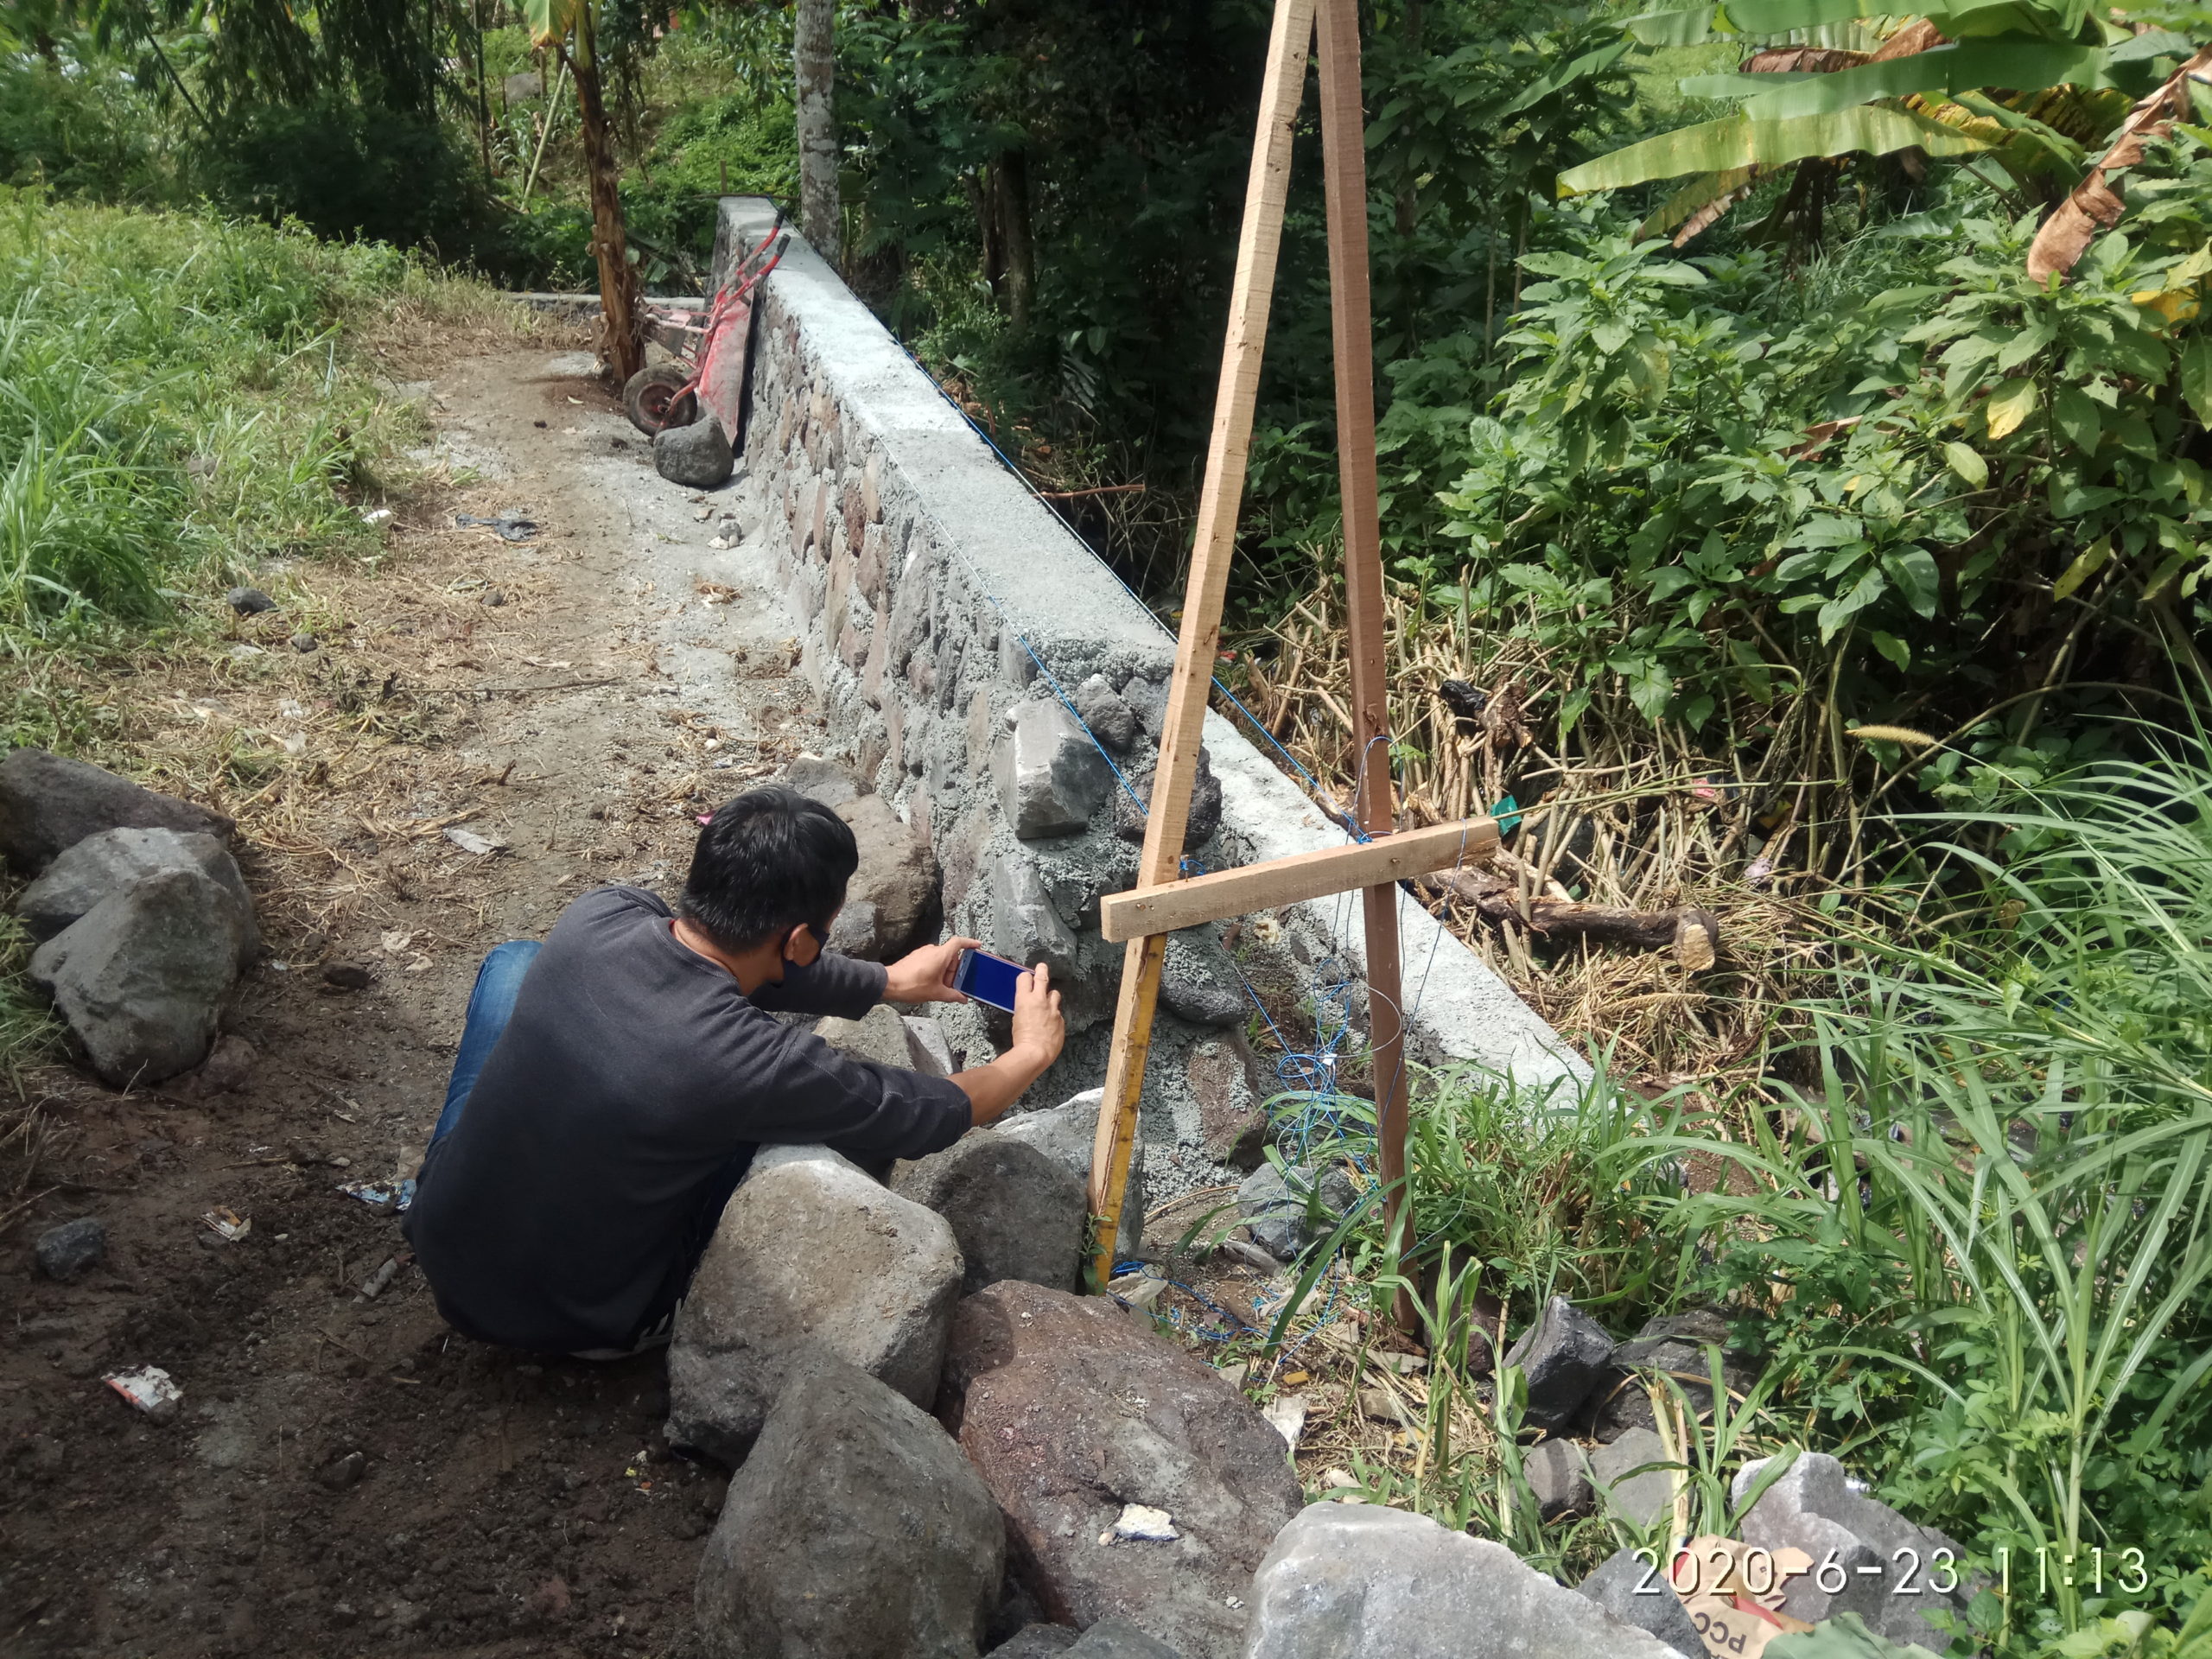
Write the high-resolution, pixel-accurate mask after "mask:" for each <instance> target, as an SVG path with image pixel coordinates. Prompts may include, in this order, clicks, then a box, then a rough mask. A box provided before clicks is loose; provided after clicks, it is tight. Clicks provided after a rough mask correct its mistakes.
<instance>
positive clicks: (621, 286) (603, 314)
mask: <svg viewBox="0 0 2212 1659" xmlns="http://www.w3.org/2000/svg"><path fill="white" fill-rule="evenodd" d="M565 55H567V56H568V63H569V74H570V75H572V76H574V77H575V83H576V111H577V113H578V114H579V115H580V116H581V117H582V121H583V137H584V166H585V168H586V170H587V171H588V173H589V175H590V177H591V227H592V228H591V246H592V252H593V253H594V255H595V256H596V257H597V258H598V260H599V305H600V342H599V344H600V354H601V356H602V357H604V358H605V359H607V365H608V366H609V367H611V368H612V369H613V371H614V375H615V378H617V379H618V380H627V379H628V378H630V377H631V376H632V375H633V374H635V373H636V372H638V371H639V369H642V368H643V367H645V343H644V340H643V338H642V337H641V335H640V333H639V327H638V274H637V272H635V271H634V270H631V268H630V246H629V242H630V238H629V233H628V231H627V229H626V227H625V226H624V224H623V221H622V191H621V182H622V168H621V163H620V162H618V161H617V160H616V159H615V155H614V133H613V129H612V128H611V127H610V126H609V125H608V124H607V102H606V99H604V98H603V97H602V96H601V89H600V80H599V48H598V44H597V42H596V41H594V38H593V35H592V24H591V14H590V13H589V12H588V11H587V12H586V13H585V14H584V17H583V21H582V22H581V23H580V24H579V25H578V27H577V29H576V34H575V51H574V53H573V54H565Z"/></svg>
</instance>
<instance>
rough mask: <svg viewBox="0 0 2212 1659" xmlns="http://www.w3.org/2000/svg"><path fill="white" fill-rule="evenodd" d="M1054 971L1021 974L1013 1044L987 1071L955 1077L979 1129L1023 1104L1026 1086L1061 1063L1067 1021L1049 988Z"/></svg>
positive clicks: (985, 1067) (982, 1068) (1042, 968)
mask: <svg viewBox="0 0 2212 1659" xmlns="http://www.w3.org/2000/svg"><path fill="white" fill-rule="evenodd" d="M1067 1036H1068V1027H1067V1021H1066V1020H1065V1019H1063V1018H1062V1017H1061V1015H1060V994H1059V993H1058V991H1056V990H1054V989H1052V969H1050V968H1047V967H1046V965H1045V964H1044V963H1041V962H1040V963H1038V964H1037V966H1036V967H1034V968H1033V969H1030V970H1029V971H1028V972H1027V973H1026V974H1024V975H1023V976H1021V978H1020V982H1018V983H1017V985H1016V987H1015V989H1014V1041H1013V1042H1012V1043H1011V1044H1009V1045H1008V1046H1007V1051H1006V1052H1005V1053H1003V1054H1001V1055H1000V1056H999V1057H998V1058H996V1059H995V1060H993V1061H992V1062H991V1063H990V1064H989V1065H978V1066H974V1067H971V1068H970V1069H969V1070H968V1071H958V1072H955V1073H954V1074H953V1077H952V1081H953V1082H954V1083H955V1084H957V1085H958V1086H959V1089H960V1090H961V1092H962V1093H963V1094H964V1095H966V1096H968V1111H969V1119H970V1121H971V1122H972V1123H973V1124H974V1126H975V1127H976V1128H982V1126H983V1125H984V1124H986V1123H988V1122H991V1121H992V1120H993V1119H995V1118H996V1117H997V1116H999V1115H1000V1114H1001V1113H1002V1112H1004V1111H1005V1110H1006V1109H1007V1107H1009V1106H1011V1105H1013V1104H1014V1102H1015V1101H1017V1100H1019V1099H1020V1098H1021V1096H1022V1095H1023V1094H1024V1093H1025V1092H1027V1090H1028V1088H1029V1085H1030V1084H1033V1083H1034V1082H1036V1081H1037V1079H1038V1078H1039V1077H1043V1076H1044V1075H1045V1071H1046V1067H1047V1066H1049V1065H1052V1062H1053V1061H1054V1060H1057V1059H1058V1058H1060V1048H1061V1046H1062V1045H1063V1044H1064V1043H1065V1042H1066V1041H1067Z"/></svg>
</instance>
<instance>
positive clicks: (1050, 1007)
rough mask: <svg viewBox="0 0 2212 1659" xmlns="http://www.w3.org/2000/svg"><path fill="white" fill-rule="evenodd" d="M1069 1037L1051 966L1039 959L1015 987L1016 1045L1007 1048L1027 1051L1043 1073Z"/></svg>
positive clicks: (1009, 1050)
mask: <svg viewBox="0 0 2212 1659" xmlns="http://www.w3.org/2000/svg"><path fill="white" fill-rule="evenodd" d="M1067 1039H1068V1022H1067V1020H1065V1018H1063V1017H1062V1015H1061V1014H1060V994H1059V993H1058V991H1056V990H1054V989H1053V988H1052V969H1050V968H1048V967H1046V965H1045V964H1044V963H1041V962H1040V963H1038V964H1037V965H1036V966H1035V967H1034V968H1032V969H1030V970H1029V971H1028V972H1027V973H1026V974H1024V975H1023V976H1021V982H1020V985H1018V986H1017V987H1016V988H1015V989H1014V1046H1013V1047H1012V1048H1010V1049H1008V1050H1007V1052H1008V1053H1010V1054H1012V1053H1021V1052H1027V1053H1028V1054H1029V1055H1030V1057H1031V1058H1033V1059H1034V1060H1035V1061H1036V1065H1037V1070H1038V1071H1039V1072H1040V1073H1041V1072H1042V1071H1044V1070H1045V1068H1046V1066H1048V1065H1052V1062H1053V1061H1054V1060H1057V1059H1058V1058H1060V1049H1061V1046H1063V1045H1064V1044H1065V1043H1066V1041H1067ZM1023 1086H1024V1087H1025V1088H1026V1087H1027V1084H1024V1085H1023Z"/></svg>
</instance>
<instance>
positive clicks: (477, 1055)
mask: <svg viewBox="0 0 2212 1659" xmlns="http://www.w3.org/2000/svg"><path fill="white" fill-rule="evenodd" d="M539 948H540V947H539V944H538V941H537V940H536V939H509V940H508V941H507V942H506V943H505V944H499V945H494V946H493V948H492V954H491V955H490V956H488V957H485V958H484V965H483V966H482V967H481V968H479V969H477V970H476V988H475V989H474V990H473V991H471V992H470V993H469V994H468V1017H467V1019H466V1020H463V1021H462V1023H461V1046H460V1047H459V1048H458V1049H456V1050H455V1051H454V1057H453V1080H452V1081H451V1082H450V1083H448V1084H446V1104H445V1109H444V1110H443V1111H442V1112H440V1113H439V1114H438V1127H437V1128H435V1129H432V1130H431V1131H430V1144H431V1145H432V1146H434V1147H435V1146H436V1145H437V1144H438V1142H439V1141H442V1140H444V1139H445V1138H446V1136H448V1135H451V1134H452V1133H453V1126H454V1124H456V1123H458V1122H461V1108H462V1107H463V1106H464V1105H466V1104H467V1101H468V1095H469V1091H470V1090H473V1089H474V1088H475V1087H476V1079H477V1078H478V1077H480V1076H482V1075H483V1071H484V1062H485V1061H486V1060H488V1059H490V1058H492V1050H493V1047H494V1046H496V1045H497V1044H498V1042H499V1033H501V1032H503V1031H505V1029H506V1028H507V1021H508V1020H512V1019H513V1018H514V1017H515V998H516V997H517V996H518V995H520V994H521V991H522V978H523V976H524V974H526V973H528V972H529V971H530V964H531V963H532V962H534V961H536V960H537V952H538V950H539Z"/></svg>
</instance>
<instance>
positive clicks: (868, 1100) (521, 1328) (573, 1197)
mask: <svg viewBox="0 0 2212 1659" xmlns="http://www.w3.org/2000/svg"><path fill="white" fill-rule="evenodd" d="M884 982H885V971H884V969H882V968H881V967H880V966H879V965H878V964H876V963H867V962H855V961H853V960H851V959H849V958H848V957H836V956H829V955H826V954H825V955H824V956H823V957H821V958H820V959H819V960H818V961H817V962H816V963H815V964H814V965H813V966H812V967H811V968H805V969H800V968H795V967H787V968H786V969H785V977H784V981H783V982H782V983H781V984H780V985H764V986H762V987H761V988H760V989H759V990H758V991H756V992H755V993H754V994H753V995H752V996H750V997H748V996H747V995H744V994H743V993H742V992H741V991H740V990H739V989H738V988H737V982H736V980H735V979H734V978H732V977H731V976H730V975H729V974H728V972H727V971H726V970H725V969H721V968H720V967H717V966H716V965H715V963H711V962H709V961H708V960H706V959H705V958H704V957H701V956H699V955H698V954H697V953H696V951H693V950H689V949H688V948H686V947H685V946H684V945H683V944H681V943H679V942H678V941H677V938H676V937H675V935H674V934H673V932H671V928H670V913H669V910H668V907H667V906H665V905H664V904H663V903H662V902H661V901H660V900H659V899H657V898H656V897H654V896H653V895H652V893H645V892H642V891H640V890H639V889H637V888H634V887H601V888H598V889H596V890H595V891H594V892H591V893H585V894H584V895H583V896H582V897H581V898H579V899H577V900H576V901H575V903H574V904H572V905H570V906H569V908H568V910H567V911H566V912H563V915H562V917H561V919H560V920H559V922H558V923H556V925H555V926H554V929H553V931H552V933H551V934H550V936H549V937H548V938H547V939H546V941H545V945H544V948H543V950H540V951H539V952H538V954H537V960H536V961H534V962H533V963H531V966H530V970H529V972H528V974H527V975H526V976H524V980H523V982H522V990H521V994H520V995H519V997H518V1000H517V1001H516V1004H515V1011H514V1017H513V1019H512V1021H511V1022H510V1023H509V1024H508V1026H507V1027H506V1030H505V1033H504V1034H502V1035H501V1037H500V1038H499V1043H498V1046H496V1047H494V1048H493V1051H492V1054H491V1058H489V1059H488V1060H487V1061H486V1064H485V1067H484V1071H483V1073H482V1075H481V1076H480V1077H479V1078H478V1080H477V1083H476V1086H475V1089H474V1091H473V1092H472V1093H471V1094H470V1095H469V1096H468V1100H467V1104H466V1106H465V1107H464V1108H463V1109H462V1111H461V1120H460V1122H458V1123H457V1124H455V1125H454V1128H453V1129H452V1131H451V1132H450V1133H449V1134H448V1135H446V1136H445V1138H444V1139H443V1140H442V1141H439V1142H438V1143H437V1144H436V1145H435V1147H432V1148H431V1149H430V1153H429V1157H428V1159H427V1160H425V1161H424V1164H423V1172H422V1175H421V1177H420V1179H419V1183H418V1186H417V1190H416V1196H415V1202H414V1204H413V1205H412V1206H411V1207H410V1210H409V1211H408V1213H407V1217H406V1221H405V1232H406V1235H407V1237H408V1240H409V1242H410V1243H411V1244H412V1245H413V1246H414V1248H415V1252H416V1259H417V1260H418V1261H419V1262H420V1263H421V1264H422V1268H423V1274H424V1275H425V1276H426V1277H427V1278H428V1279H429V1281H430V1287H431V1288H432V1290H433V1291H434V1292H435V1294H436V1296H437V1302H438V1309H439V1311H440V1312H441V1313H443V1314H444V1315H445V1317H446V1319H448V1321H449V1322H450V1323H451V1324H452V1325H454V1326H455V1327H456V1328H457V1329H459V1330H461V1331H463V1332H467V1333H468V1334H469V1335H471V1336H474V1337H476V1338H480V1339H481V1340H484V1341H486V1342H496V1343H499V1344H504V1345H505V1346H508V1347H514V1348H526V1349H533V1350H538V1351H548V1352H575V1351H582V1350H588V1349H594V1348H612V1347H622V1346H626V1345H627V1344H629V1343H630V1342H632V1340H633V1339H634V1338H636V1336H637V1334H638V1333H639V1331H641V1330H642V1329H643V1328H644V1327H645V1325H648V1324H650V1323H651V1322H652V1319H654V1318H658V1315H659V1314H660V1313H664V1312H665V1311H666V1310H667V1308H668V1307H669V1306H672V1305H673V1303H674V1301H675V1299H676V1297H677V1294H680V1293H681V1291H682V1289H683V1279H684V1276H685V1275H686V1274H688V1273H689V1272H690V1266H691V1252H692V1250H693V1249H696V1246H697V1242H698V1241H697V1239H696V1236H695V1235H696V1227H697V1222H698V1217H699V1212H700V1210H701V1208H702V1202H703V1201H704V1200H705V1196H706V1194H707V1193H708V1192H709V1189H710V1188H711V1187H712V1186H713V1185H714V1183H715V1178H716V1176H717V1175H718V1174H721V1173H722V1172H724V1171H726V1170H727V1169H728V1166H729V1164H730V1160H732V1159H733V1158H734V1157H736V1156H738V1155H739V1154H741V1152H743V1151H744V1150H745V1149H746V1148H747V1147H750V1146H754V1145H758V1144H760V1143H763V1142H791V1143H800V1144H804V1143H810V1142H817V1141H819V1142H823V1143H826V1144H829V1145H831V1146H835V1147H838V1148H839V1149H840V1150H842V1151H847V1152H849V1153H852V1154H855V1156H861V1157H870V1156H872V1157H875V1158H919V1157H922V1156H924V1155H925V1154H928V1153H932V1152H938V1151H942V1150H943V1149H944V1147H949V1146H950V1145H951V1144H952V1143H953V1141H957V1139H959V1137H960V1135H962V1133H963V1131H965V1130H966V1129H967V1128H968V1127H969V1122H970V1114H969V1105H968V1097H967V1096H966V1095H965V1094H963V1092H962V1091H961V1090H960V1089H959V1088H958V1087H957V1085H955V1084H951V1083H949V1082H946V1081H945V1080H944V1078H941V1077H928V1076H925V1075H924V1074H922V1073H920V1072H916V1071H899V1070H897V1069H895V1068H893V1067H890V1066H884V1065H874V1064H872V1063H870V1062H868V1061H866V1060H861V1059H856V1058H854V1057H853V1056H851V1055H849V1054H847V1053H845V1052H842V1050H838V1049H834V1048H832V1047H830V1046H829V1045H828V1044H827V1043H825V1042H823V1040H822V1039H820V1038H818V1037H816V1036H814V1035H812V1034H811V1033H808V1032H806V1031H804V1030H800V1029H797V1028H794V1027H788V1026H785V1025H784V1024H783V1023H782V1022H780V1021H779V1020H775V1019H773V1018H772V1017H771V1015H772V1014H773V1013H775V1012H779V1011H788V1012H792V1013H799V1014H841V1015H843V1016H845V1017H847V1018H849V1019H857V1018H858V1017H859V1016H860V1015H861V1014H865V1013H866V1012H867V1011H868V1009H869V1008H871V1007H874V1006H875V1004H876V1003H877V1002H878V1001H880V1000H881V999H882V995H883V987H884ZM709 1219H711V1218H709Z"/></svg>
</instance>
